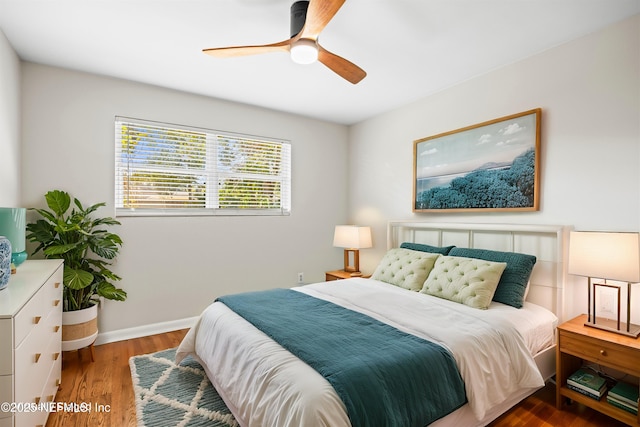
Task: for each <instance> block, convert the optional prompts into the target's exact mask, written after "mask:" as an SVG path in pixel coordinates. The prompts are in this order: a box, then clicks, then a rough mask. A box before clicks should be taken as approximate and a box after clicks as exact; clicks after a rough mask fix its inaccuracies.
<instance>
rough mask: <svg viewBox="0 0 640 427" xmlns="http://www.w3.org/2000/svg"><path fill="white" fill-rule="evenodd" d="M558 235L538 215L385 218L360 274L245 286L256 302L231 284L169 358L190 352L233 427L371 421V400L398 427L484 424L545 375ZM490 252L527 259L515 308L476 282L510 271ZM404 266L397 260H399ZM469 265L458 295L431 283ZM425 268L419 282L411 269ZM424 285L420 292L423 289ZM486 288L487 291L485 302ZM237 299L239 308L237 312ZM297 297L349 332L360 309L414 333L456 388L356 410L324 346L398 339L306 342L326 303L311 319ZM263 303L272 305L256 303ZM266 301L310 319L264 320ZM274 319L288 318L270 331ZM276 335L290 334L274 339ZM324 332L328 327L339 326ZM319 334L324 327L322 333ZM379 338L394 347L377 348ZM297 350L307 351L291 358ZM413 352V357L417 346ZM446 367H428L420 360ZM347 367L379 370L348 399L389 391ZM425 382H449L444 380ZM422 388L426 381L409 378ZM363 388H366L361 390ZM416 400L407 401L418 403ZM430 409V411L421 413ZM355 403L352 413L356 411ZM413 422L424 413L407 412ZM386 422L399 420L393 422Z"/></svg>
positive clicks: (550, 363)
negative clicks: (344, 322)
mask: <svg viewBox="0 0 640 427" xmlns="http://www.w3.org/2000/svg"><path fill="white" fill-rule="evenodd" d="M567 233H568V228H567V227H564V226H552V225H501V224H462V223H460V224H458V223H429V222H413V221H392V222H389V224H388V230H387V249H388V252H387V253H386V254H385V255H384V257H383V259H382V260H381V261H380V265H378V268H377V269H376V272H375V273H374V275H373V276H372V278H369V279H364V278H352V279H346V280H340V281H333V282H323V283H316V284H311V285H306V286H302V287H297V288H294V289H283V290H274V291H273V292H271V291H263V292H258V293H257V294H258V295H256V296H251V297H252V298H254V297H257V298H267V299H264V300H260V299H258V300H256V301H260V302H258V303H256V302H253V303H252V302H251V301H254V300H248V302H247V301H245V300H243V299H242V298H244V297H245V296H244V295H243V296H241V297H240V298H238V299H235V298H234V297H235V296H230V297H225V298H228V299H222V300H221V301H216V302H214V303H213V304H211V305H210V306H209V307H208V308H207V309H206V310H205V311H204V312H203V313H202V315H201V316H200V318H199V320H198V322H197V324H196V325H195V326H194V327H193V328H192V329H191V330H190V331H189V333H188V334H187V336H186V337H185V338H184V340H183V342H182V343H181V345H180V347H179V349H178V353H177V361H180V360H181V359H182V358H184V357H186V355H192V356H193V357H194V358H196V359H197V360H198V361H199V362H200V363H201V364H202V366H203V367H204V369H205V371H206V372H207V375H208V376H209V378H210V380H211V382H212V384H213V385H214V387H215V388H216V390H217V391H218V392H219V394H220V396H221V397H222V399H223V400H224V401H225V403H226V404H227V406H228V407H229V409H230V410H231V412H232V413H233V414H234V416H235V418H236V420H237V421H238V423H239V424H240V425H241V426H274V427H276V426H283V427H289V426H331V427H341V426H344V427H347V426H351V425H376V423H377V421H374V422H373V423H372V422H371V420H368V422H367V420H366V418H367V416H369V417H371V415H370V414H375V413H376V412H375V409H376V407H377V408H378V409H380V408H383V409H382V412H383V413H384V412H387V413H388V412H394V413H395V412H407V415H406V416H407V417H408V418H407V420H409V419H410V420H411V423H409V424H411V425H423V424H429V425H433V426H436V427H438V426H450V425H451V426H453V425H465V426H466V425H469V426H471V425H476V426H482V425H486V424H488V423H490V422H491V421H492V420H494V419H495V418H497V417H498V416H499V415H501V414H502V413H504V412H505V411H506V410H508V409H509V408H511V407H512V406H513V405H515V404H517V403H518V402H519V401H520V400H522V399H523V398H525V397H526V396H528V395H530V394H532V393H533V392H535V391H536V390H537V389H539V388H540V387H542V386H543V385H544V382H545V381H546V380H547V379H549V378H550V377H551V376H552V375H553V374H554V371H555V327H556V325H557V323H558V321H562V320H563V316H562V313H563V290H564V286H563V284H564V281H565V276H566V271H565V267H564V261H563V260H564V252H565V249H566V247H565V246H566V245H565V242H566V239H567ZM452 248H453V249H452ZM434 251H435V252H434ZM439 251H447V254H444V252H443V253H438V252H439ZM449 253H450V255H449ZM486 254H488V255H489V256H488V258H489V259H483V258H487V256H485V255H486ZM495 254H501V255H500V256H506V257H507V259H508V260H511V259H512V254H513V256H517V257H522V258H523V259H530V258H532V257H535V259H534V262H535V263H534V264H533V268H532V270H531V271H530V272H528V273H526V278H527V279H528V280H526V284H525V287H524V288H522V289H520V290H519V291H518V292H521V293H523V295H521V296H520V300H519V304H516V305H521V307H519V308H516V307H515V306H512V305H510V304H511V301H510V300H509V298H511V297H507V301H506V302H507V303H508V304H505V303H503V302H504V300H503V302H497V301H493V300H491V297H492V296H493V297H495V298H497V295H498V293H499V292H498V291H497V290H496V287H495V286H494V285H491V284H489V285H485V283H484V281H485V279H486V278H488V281H489V282H491V281H492V279H491V277H493V276H495V275H497V278H495V277H494V279H495V280H494V281H499V280H502V279H503V278H505V277H506V276H507V273H506V272H507V271H508V270H507V268H511V267H507V264H509V263H508V262H501V261H500V260H498V261H491V259H492V257H493V256H494V255H495ZM407 260H409V261H407ZM398 263H399V264H400V266H398ZM453 263H455V264H453ZM408 264H411V267H410V268H408V270H407V265H408ZM425 265H426V266H427V267H425ZM460 265H462V267H460ZM514 265H515V264H514ZM478 266H480V269H481V270H482V269H485V270H486V271H487V272H486V274H485V273H483V274H481V276H482V284H480V285H478V287H476V283H475V282H474V283H472V286H469V283H468V282H467V283H465V285H464V286H465V287H464V291H462V296H459V295H458V290H455V295H454V293H453V292H452V294H451V295H449V296H447V295H444V296H443V295H442V292H443V291H442V289H441V286H439V285H438V282H439V281H442V280H445V279H443V277H449V280H450V277H451V275H452V274H454V273H453V271H455V277H458V276H457V274H458V273H460V276H465V277H467V278H468V277H470V274H472V273H468V272H467V273H464V272H459V269H460V268H465V269H467V270H468V271H471V270H472V269H476V270H477V268H478ZM403 269H404V270H403ZM423 270H425V271H426V272H425V271H423ZM485 270H482V271H485ZM399 271H405V272H406V271H409V274H405V273H403V274H400V276H402V277H401V278H400V279H394V278H392V276H393V277H397V276H398V272H399ZM509 271H510V273H509V274H511V273H512V272H513V271H512V269H511V270H509ZM435 272H438V273H440V274H435ZM444 272H446V274H445V273H444ZM443 275H444V276H443ZM447 275H449V276H447ZM473 275H476V276H477V275H478V273H475V272H474V273H473ZM492 275H493V276H492ZM425 277H427V278H428V279H427V280H425ZM394 281H395V282H398V281H399V282H398V283H394ZM427 284H429V286H430V289H425V288H427V287H428V286H427ZM498 285H500V283H499V284H498ZM487 286H488V287H487ZM492 286H493V291H491V288H492ZM445 288H446V286H445ZM485 288H486V289H485ZM467 289H473V292H468V291H467ZM487 289H489V291H487ZM498 289H500V288H498ZM446 290H447V289H445V291H446ZM439 292H440V294H439ZM465 292H466V293H465ZM486 292H489V294H490V295H489V297H488V298H489V299H487V294H486ZM268 298H271V299H272V300H273V301H275V304H271V303H268V302H267V301H270V300H269V299H268ZM289 298H291V299H293V300H295V301H294V302H293V304H302V305H299V306H295V305H292V306H291V308H290V309H288V310H282V307H280V301H284V300H285V299H287V300H288V299H289ZM498 300H500V298H498ZM516 300H517V298H516ZM262 301H265V302H264V303H263V302H262ZM287 303H288V302H287ZM243 304H244V307H245V308H244V309H245V312H243V311H242V310H243ZM252 304H253V307H256V306H259V307H260V310H257V309H256V310H253V309H251V307H252ZM282 304H284V302H283V303H282ZM304 304H318V305H322V307H325V306H326V308H327V309H331V310H339V312H338V313H339V314H336V317H340V316H342V313H347V312H348V315H349V316H352V315H353V316H361V317H358V319H356V320H351V318H349V322H354V323H350V324H358V325H359V326H358V328H344V329H358V330H360V332H361V335H363V334H364V335H366V336H367V337H369V338H370V337H371V335H372V334H371V333H369V332H366V333H364V332H363V331H365V329H364V328H365V327H370V325H365V326H360V325H361V323H356V322H359V319H360V318H365V319H367V321H366V322H365V323H367V322H369V321H370V323H372V324H373V326H375V327H378V328H386V329H392V330H393V331H392V333H396V334H398V335H402V337H400V339H409V340H411V339H415V340H417V341H418V342H417V343H416V345H415V347H416V348H417V347H420V346H422V345H423V343H425V344H424V346H425V347H427V346H430V347H437V349H439V351H440V353H443V355H441V356H438V357H441V358H444V359H447V357H448V356H447V355H449V356H450V357H449V358H450V359H451V360H452V361H453V363H454V364H455V366H456V368H457V370H456V372H457V373H458V374H459V376H460V378H461V380H462V393H463V396H462V397H463V401H460V396H459V391H458V392H457V393H458V396H454V394H455V393H454V392H451V393H450V394H451V399H450V400H451V402H449V403H447V404H448V405H449V406H446V405H444V404H442V405H441V404H440V403H434V404H431V403H429V404H425V405H422V406H424V407H425V408H424V409H423V408H420V409H418V408H416V409H415V410H414V409H413V408H407V407H405V406H407V405H408V404H407V405H404V406H403V403H402V402H405V401H410V399H408V398H411V395H416V394H420V393H416V392H415V390H413V391H412V392H411V393H410V394H411V395H409V396H404V397H400V394H398V396H391V398H396V397H397V398H398V399H400V402H399V403H398V402H394V401H390V400H383V401H382V402H384V403H380V402H378V403H375V402H373V401H372V402H368V403H369V404H371V405H373V406H372V407H369V408H364V407H362V404H361V402H360V401H356V403H353V402H352V400H351V398H350V397H349V394H347V395H345V394H344V393H346V391H345V387H347V388H348V387H350V386H351V383H353V382H356V383H358V382H359V381H353V378H351V379H348V380H342V381H344V382H343V383H340V379H336V377H337V375H335V372H333V371H331V372H328V371H327V369H330V368H327V366H326V365H323V364H322V363H325V360H326V359H327V358H329V357H334V358H338V359H341V360H342V359H350V357H349V355H350V354H352V353H357V354H358V355H359V357H358V359H359V358H360V357H365V355H364V353H371V357H384V356H380V354H384V355H387V356H388V357H393V358H396V357H397V358H398V359H397V360H404V359H401V356H397V355H396V353H394V351H396V347H397V348H402V345H404V344H402V345H401V344H395V341H391V338H387V337H385V338H381V341H378V342H377V343H376V344H375V346H374V347H373V349H380V351H369V352H367V351H362V350H361V349H360V348H358V347H356V350H353V349H347V348H346V344H333V341H331V340H329V341H326V342H325V341H320V340H319V339H318V337H319V336H320V335H319V334H321V332H319V331H322V330H325V326H324V325H320V323H323V321H322V320H321V318H322V317H323V316H324V318H329V317H330V318H332V317H333V314H326V313H325V312H324V311H322V312H319V313H321V314H319V316H320V317H318V318H314V317H313V316H314V314H313V313H314V310H316V308H315V305H314V306H307V305H304ZM272 306H273V307H276V308H274V309H273V311H268V310H270V308H269V307H272ZM230 307H231V308H230ZM263 307H264V310H266V311H264V312H263V311H261V310H262V308H263ZM307 307H309V308H307ZM485 307H486V308H485ZM324 309H325V308H323V310H324ZM278 310H279V311H285V312H295V313H299V312H304V313H305V316H303V317H309V319H307V320H308V321H309V322H310V323H309V324H308V325H305V324H304V321H305V320H304V319H301V318H298V319H299V320H297V321H293V322H291V321H289V320H281V319H279V318H278V317H276V316H279V315H280V314H279V313H278ZM254 311H255V313H253V312H254ZM238 313H241V314H242V316H241V315H239V314H238ZM295 313H294V314H295ZM331 313H333V312H331ZM285 315H288V314H287V313H285ZM296 315H297V314H296ZM243 316H244V317H243ZM252 316H253V317H252ZM319 319H320V320H319ZM314 322H315V323H314ZM298 323H299V325H298ZM327 323H330V322H327ZM279 324H288V325H293V326H290V327H286V328H281V327H280V326H278V325H279ZM296 325H298V326H299V328H298V329H296V328H295V327H294V326H296ZM330 327H331V326H327V328H330ZM333 327H336V326H333ZM259 328H260V329H259ZM269 328H281V329H284V331H279V332H277V333H276V332H274V331H272V330H271V329H269ZM360 328H363V329H360ZM326 330H327V331H332V329H326ZM274 334H275V335H274ZM277 334H285V335H286V334H293V335H291V336H285V337H281V336H277ZM299 334H303V335H299ZM304 334H307V335H304ZM327 335H332V337H333V335H341V334H340V333H337V334H336V333H331V334H329V333H327ZM271 337H273V339H272V338H271ZM301 337H302V338H301ZM332 337H329V338H330V339H333V338H332ZM416 337H417V338H416ZM329 338H328V339H329ZM369 338H364V339H369ZM344 339H346V340H347V341H348V342H349V343H350V342H351V341H353V342H356V341H357V340H358V339H360V338H353V337H350V336H349V337H348V338H344ZM394 339H395V338H394ZM276 340H277V341H278V342H276ZM386 340H389V341H388V342H389V343H391V342H393V343H394V344H393V345H386V342H387V341H386ZM314 341H318V342H322V343H324V344H322V346H323V348H308V347H306V346H308V345H314V344H313V342H314ZM411 342H413V341H411ZM343 345H345V349H344V351H345V352H346V353H343V354H342V355H340V356H335V355H333V356H328V355H327V356H325V355H324V353H323V351H324V348H326V347H342V346H343ZM409 346H410V345H409ZM391 347H393V348H391ZM412 350H413V349H412ZM426 350H427V349H425V351H426ZM398 351H402V350H398ZM429 351H433V349H429ZM436 351H438V350H436ZM350 352H351V353H350ZM316 353H318V355H316ZM309 354H311V355H310V356H308V357H309V358H310V359H309V360H307V359H305V357H307V355H309ZM345 354H346V355H345ZM398 354H400V353H398ZM425 354H426V353H425ZM390 355H392V356H390ZM303 356H304V357H303ZM425 357H427V356H425ZM428 357H431V356H428ZM301 359H305V361H302V360H301ZM320 359H321V360H320ZM413 359H416V357H413ZM417 359H420V360H422V355H420V357H418V358H417ZM319 360H320V361H319ZM409 360H411V359H410V358H409V359H407V362H406V363H407V365H406V366H403V367H404V371H408V373H407V374H406V375H408V376H413V378H412V379H411V380H410V381H408V382H411V383H412V386H415V385H416V384H423V383H420V381H421V379H419V378H421V376H420V375H422V374H421V373H418V372H419V367H415V366H413V365H411V368H410V369H409V366H410V365H409V363H410V362H409ZM424 360H426V359H424ZM429 360H431V359H429ZM438 360H439V359H438ZM358 363H360V362H358ZM362 363H364V364H365V365H369V364H371V363H372V362H370V361H368V360H367V361H366V362H362ZM404 363H405V362H402V364H404ZM411 363H413V362H411ZM416 363H418V364H419V363H420V362H416ZM429 363H440V362H429ZM443 363H444V362H443ZM318 364H320V365H318ZM423 364H424V363H423ZM312 366H313V367H312ZM416 366H417V365H416ZM434 366H436V365H434ZM437 366H440V365H437ZM442 366H444V365H442ZM336 369H337V370H338V371H341V370H344V369H343V368H336ZM358 369H359V368H358ZM446 370H447V369H445V368H440V367H439V368H438V369H433V371H446ZM319 372H322V374H321V373H319ZM327 372H328V373H327ZM358 372H360V371H358ZM363 372H369V371H363ZM390 375H391V374H390ZM451 375H453V376H455V375H456V374H453V373H451ZM392 376H393V377H394V378H395V377H397V378H401V374H399V373H398V372H394V373H393V374H392ZM360 377H373V378H374V379H377V380H378V381H381V382H380V383H375V385H371V384H369V383H366V384H364V383H363V384H362V386H361V387H362V390H364V391H362V392H363V393H365V395H366V398H363V399H362V400H366V401H369V400H372V399H373V398H375V397H376V396H377V395H384V396H385V399H389V397H388V395H389V394H391V395H393V394H395V393H396V389H393V390H394V391H393V392H389V391H386V390H385V391H384V392H382V391H381V392H378V389H377V388H376V387H378V384H383V385H380V387H383V386H384V384H386V383H383V381H386V379H383V380H381V379H379V378H378V377H382V375H381V374H379V373H378V372H377V371H375V373H374V374H367V375H360ZM438 381H439V382H440V383H445V382H451V383H452V384H455V381H453V380H451V379H439V380H438ZM345 383H346V386H345ZM424 384H435V379H434V378H428V379H425V380H424ZM434 387H435V386H434ZM427 388H428V389H431V388H432V387H431V385H430V386H428V387H423V389H427ZM454 388H455V387H454ZM372 390H374V391H375V393H373V394H374V395H376V396H373V397H372V395H371V394H369V395H367V394H366V393H367V392H371V391H372ZM348 393H355V392H353V391H348ZM436 394H443V395H447V394H449V392H442V391H438V392H437V393H436ZM345 396H346V397H345ZM456 399H457V400H456ZM417 400H424V399H417ZM345 402H346V403H345ZM411 402H413V401H411ZM456 402H457V403H456ZM416 403H417V404H418V406H419V405H420V404H422V403H423V402H416ZM412 404H413V403H412ZM387 405H388V406H387ZM393 405H399V406H393ZM432 406H433V407H436V408H437V411H435V412H433V411H431V407H432ZM388 408H395V409H393V410H388ZM358 410H361V411H362V413H358V412H357V411H358ZM372 411H373V412H372ZM424 411H426V412H429V411H431V412H429V417H428V418H421V417H423V416H425V415H423V412H424ZM438 411H439V412H438ZM417 414H419V415H417ZM394 416H395V414H394ZM391 418H393V417H391ZM426 419H428V422H426V423H425V422H424V421H420V420H426ZM352 421H353V422H352ZM398 422H400V421H397V420H396V423H398ZM405 422H406V421H405ZM409 424H406V425H409ZM380 425H394V424H393V420H391V421H389V422H387V421H384V422H381V424H380Z"/></svg>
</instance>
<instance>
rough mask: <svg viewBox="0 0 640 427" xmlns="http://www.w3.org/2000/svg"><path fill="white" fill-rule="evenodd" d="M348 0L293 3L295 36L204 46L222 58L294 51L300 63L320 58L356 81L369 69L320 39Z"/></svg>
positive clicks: (334, 69) (325, 63) (327, 64)
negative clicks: (331, 49)
mask: <svg viewBox="0 0 640 427" xmlns="http://www.w3.org/2000/svg"><path fill="white" fill-rule="evenodd" d="M345 1H346V0H310V1H296V2H295V3H293V4H292V5H291V23H290V29H291V38H289V39H287V40H283V41H281V42H278V43H272V44H265V45H257V46H234V47H218V48H210V49H203V50H202V51H203V52H204V53H206V54H208V55H211V56H215V57H218V58H229V57H234V56H245V55H256V54H260V53H269V52H290V54H291V59H292V60H293V61H294V62H297V63H299V64H310V63H312V62H315V61H316V60H318V61H320V62H321V63H322V64H324V65H325V66H326V67H328V68H329V69H330V70H332V71H333V72H334V73H336V74H338V75H339V76H340V77H342V78H344V79H346V80H347V81H349V82H351V83H353V84H356V83H358V82H359V81H360V80H362V79H363V78H365V76H366V75H367V73H366V72H365V71H364V70H363V69H362V68H360V67H358V66H357V65H355V64H353V63H352V62H349V61H347V60H346V59H344V58H342V57H341V56H338V55H336V54H334V53H331V52H329V51H328V50H326V49H324V48H323V47H322V46H320V43H318V36H319V35H320V32H321V31H322V30H323V29H324V27H326V26H327V24H328V23H329V21H331V19H332V18H333V16H334V15H335V14H336V13H337V12H338V10H339V9H340V7H342V5H343V4H344V2H345Z"/></svg>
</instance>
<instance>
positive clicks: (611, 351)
mask: <svg viewBox="0 0 640 427" xmlns="http://www.w3.org/2000/svg"><path fill="white" fill-rule="evenodd" d="M560 351H561V352H563V353H568V354H572V355H574V356H577V357H580V358H582V359H586V360H589V361H592V362H596V363H601V364H603V365H606V366H610V367H612V368H614V369H618V370H620V371H623V372H626V373H629V374H631V375H634V376H640V363H638V361H639V360H640V351H639V350H633V349H630V348H629V347H626V346H622V345H617V344H615V343H612V342H608V341H602V340H599V339H596V338H593V337H586V336H584V335H577V334H572V333H568V332H563V331H561V332H560Z"/></svg>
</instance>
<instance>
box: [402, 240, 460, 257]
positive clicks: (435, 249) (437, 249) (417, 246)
mask: <svg viewBox="0 0 640 427" xmlns="http://www.w3.org/2000/svg"><path fill="white" fill-rule="evenodd" d="M400 247H401V248H402V249H411V250H412V251H420V252H430V253H432V254H440V255H448V254H449V251H450V250H451V249H453V248H454V247H455V246H431V245H425V244H422V243H410V242H404V243H403V244H401V245H400Z"/></svg>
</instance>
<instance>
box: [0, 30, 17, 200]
mask: <svg viewBox="0 0 640 427" xmlns="http://www.w3.org/2000/svg"><path fill="white" fill-rule="evenodd" d="M19 205H20V60H19V59H18V55H16V53H15V51H14V50H13V48H12V47H11V45H10V44H9V41H8V40H7V38H6V37H5V35H4V33H3V32H2V31H1V30H0V206H5V207H16V206H19Z"/></svg>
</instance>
